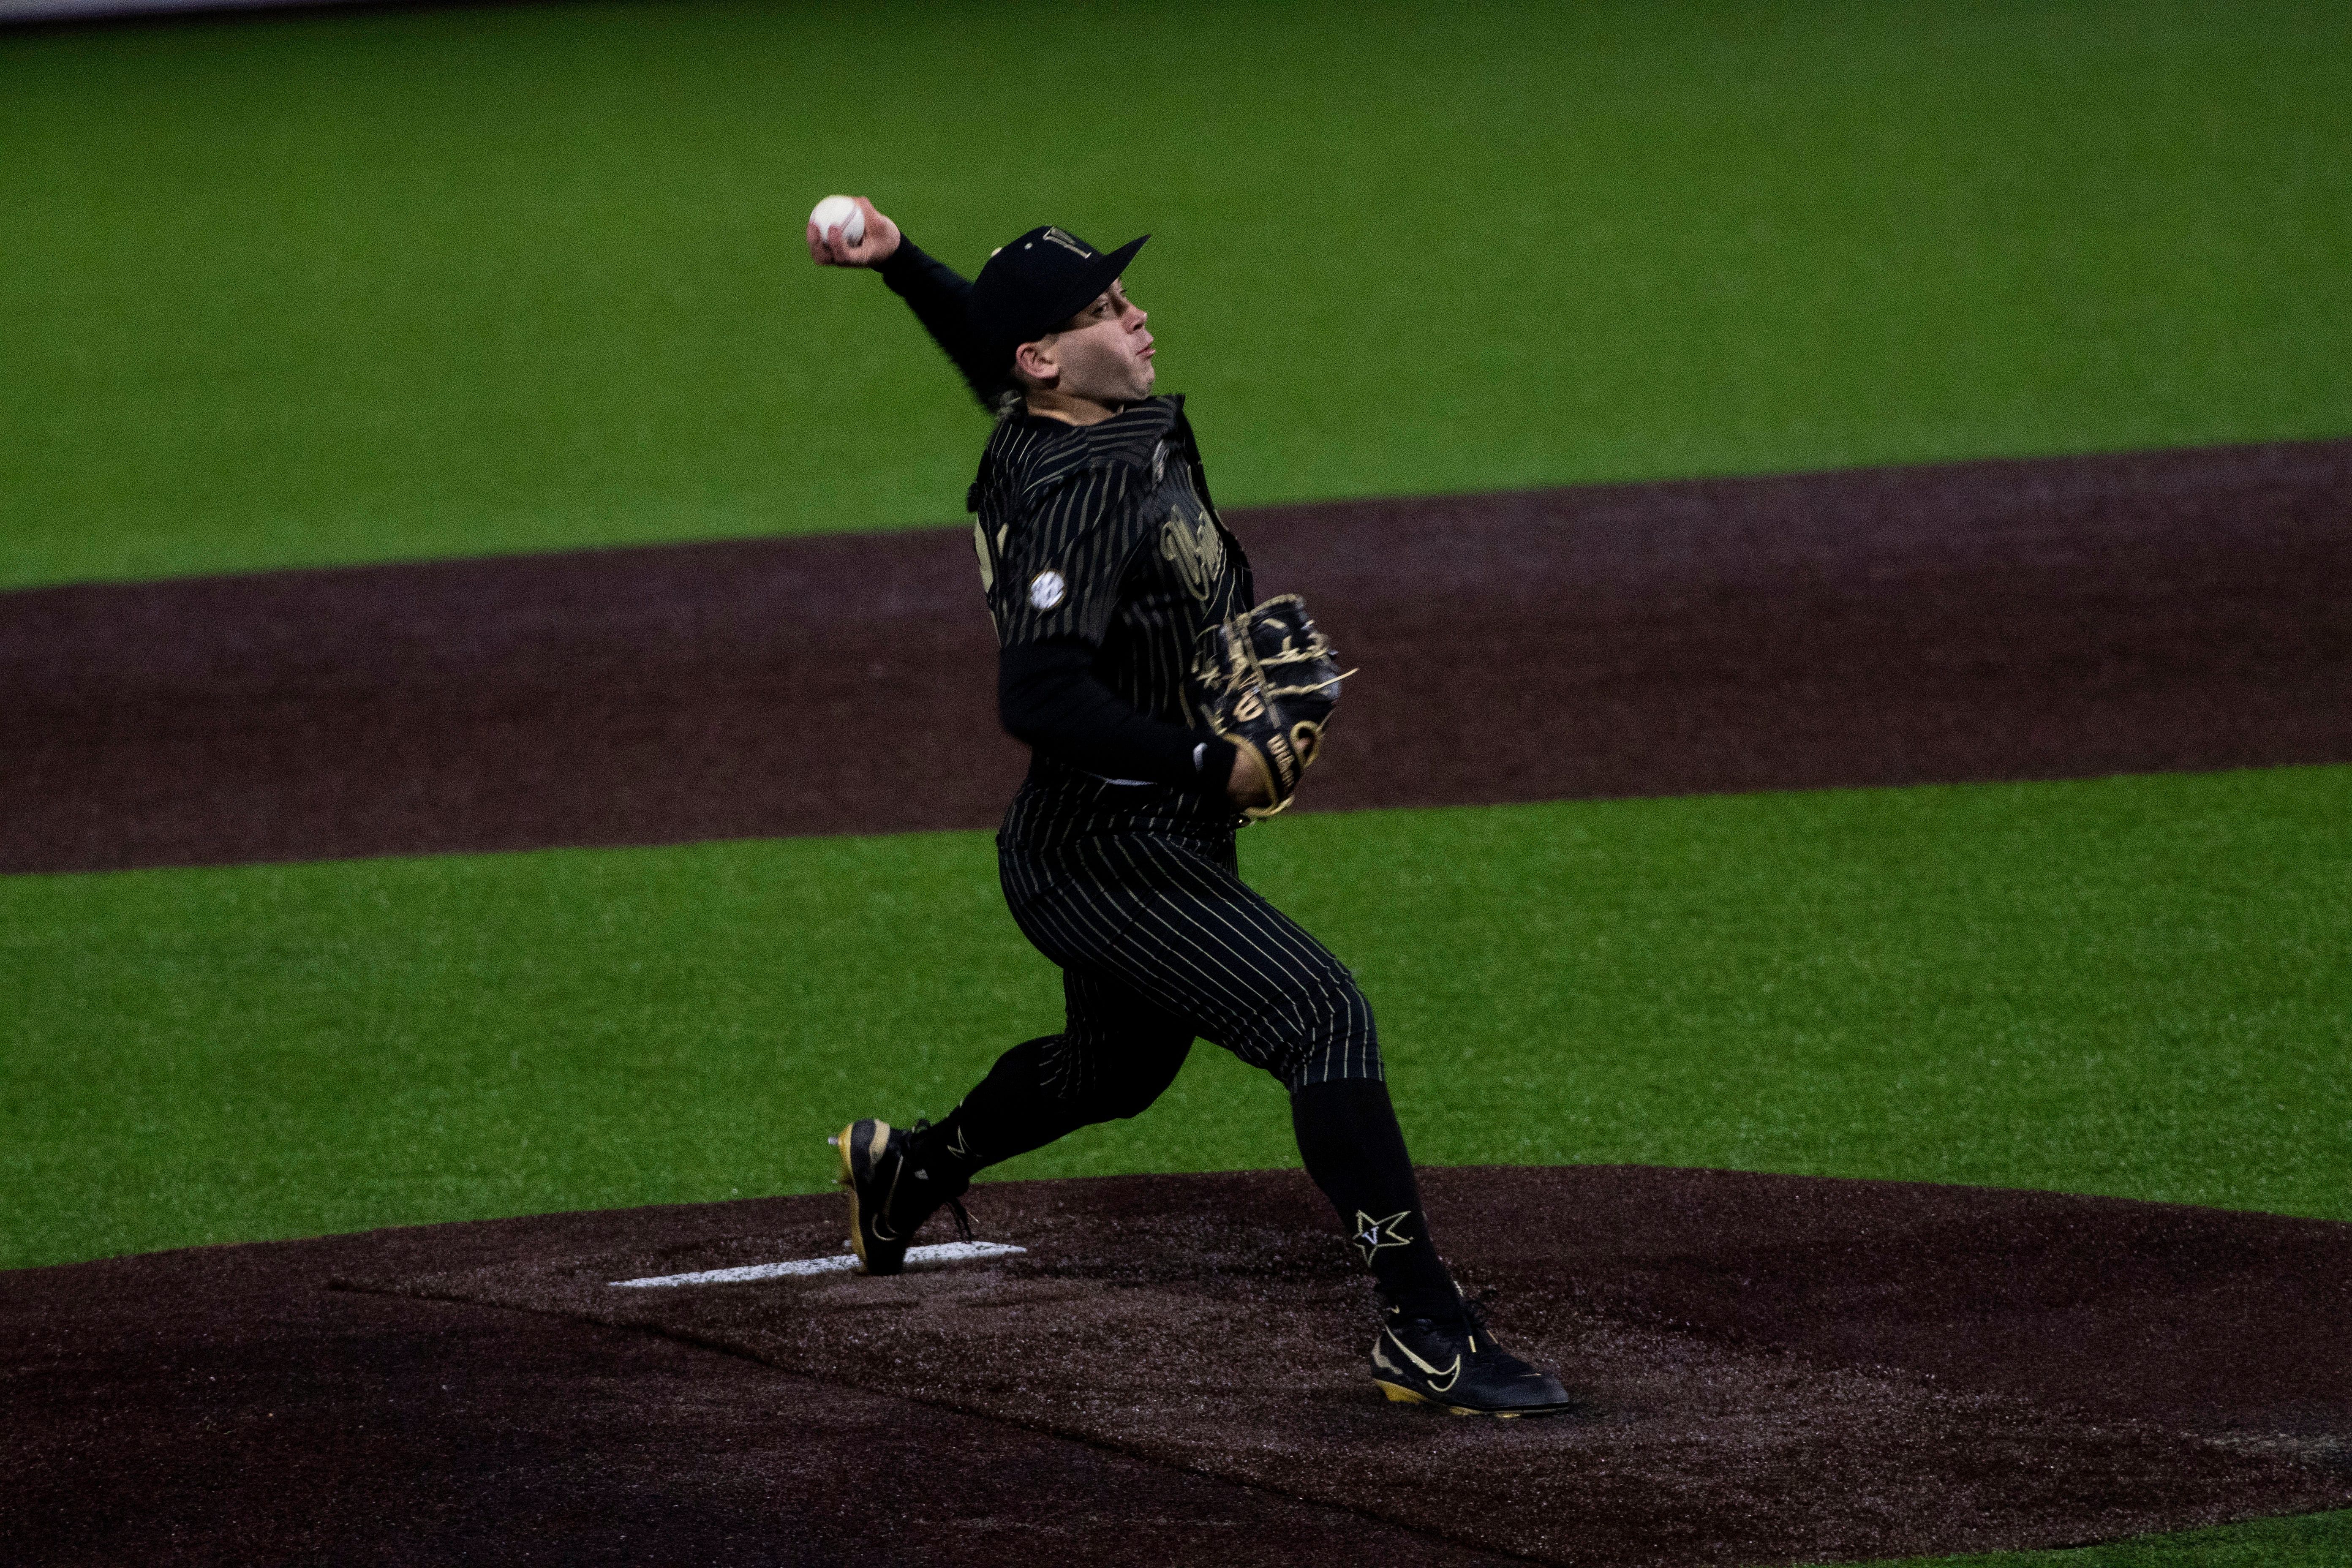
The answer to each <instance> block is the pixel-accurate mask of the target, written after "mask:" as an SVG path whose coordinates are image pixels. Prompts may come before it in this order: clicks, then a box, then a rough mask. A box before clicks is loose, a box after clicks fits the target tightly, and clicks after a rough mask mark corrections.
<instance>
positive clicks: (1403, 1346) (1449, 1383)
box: [1381, 1329, 1462, 1394]
mask: <svg viewBox="0 0 2352 1568" xmlns="http://www.w3.org/2000/svg"><path fill="white" fill-rule="evenodd" d="M1381 1333H1382V1335H1383V1336H1385V1337H1386V1338H1387V1340H1388V1342H1389V1343H1391V1344H1392V1345H1394V1346H1396V1348H1397V1349H1399V1350H1401V1351H1402V1352H1404V1359H1405V1360H1407V1361H1409V1362H1411V1363H1412V1364H1413V1365H1415V1366H1417V1367H1419V1368H1421V1370H1422V1371H1423V1373H1426V1374H1427V1375H1428V1378H1429V1386H1430V1387H1431V1388H1433V1389H1435V1390H1436V1391H1437V1392H1438V1393H1440V1394H1443V1393H1444V1392H1445V1391H1446V1390H1447V1389H1449V1388H1452V1387H1453V1386H1454V1384H1457V1383H1459V1382H1461V1381H1462V1357H1461V1355H1460V1354H1459V1352H1457V1353H1456V1354H1455V1355H1454V1364H1453V1365H1452V1366H1449V1367H1447V1368H1446V1369H1445V1370H1444V1371H1443V1372H1440V1371H1439V1370H1438V1369H1437V1368H1436V1367H1434V1366H1433V1365H1431V1364H1430V1363H1428V1362H1425V1361H1423V1360H1422V1359H1421V1358H1420V1357H1419V1356H1417V1355H1415V1354H1413V1353H1412V1346H1411V1345H1409V1344H1407V1343H1405V1342H1403V1341H1402V1340H1401V1339H1399V1338H1397V1337H1396V1334H1395V1333H1394V1331H1391V1330H1387V1329H1383V1330H1381ZM1441 1377H1442V1378H1444V1380H1445V1381H1444V1382H1443V1383H1440V1382H1438V1381H1437V1380H1438V1379H1439V1378H1441Z"/></svg>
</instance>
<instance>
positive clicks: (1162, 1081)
mask: <svg viewBox="0 0 2352 1568" xmlns="http://www.w3.org/2000/svg"><path fill="white" fill-rule="evenodd" d="M1062 988H1063V994H1064V998H1065V1001H1066V1007H1067V1017H1066V1026H1065V1027H1064V1029H1063V1031H1062V1033H1060V1034H1058V1035H1046V1036H1044V1037H1041V1038H1038V1039H1034V1040H1024V1041H1023V1042H1022V1043H1021V1044H1019V1045H1017V1046H1015V1047H1013V1048H1012V1049H1011V1050H1009V1051H1006V1052H1005V1053H1004V1054H1003V1056H1001V1057H999V1058H997V1059H996V1064H995V1066H993V1067H992V1068H990V1069H989V1071H988V1076H987V1077H986V1078H983V1079H981V1081H980V1082H979V1083H978V1084H977V1085H975V1086H974V1087H973V1089H972V1090H971V1093H969V1094H967V1095H965V1096H964V1098H963V1100H962V1102H961V1104H959V1105H958V1106H957V1107H956V1108H955V1110H952V1111H950V1113H949V1114H948V1115H947V1116H946V1117H944V1118H942V1119H941V1120H940V1122H939V1123H938V1125H936V1126H934V1125H932V1124H930V1123H929V1122H922V1121H919V1122H917V1123H916V1124H915V1125H914V1127H913V1128H911V1129H906V1130H901V1129H898V1128H893V1127H891V1126H890V1125H889V1124H888V1123H887V1122H886V1121H878V1120H874V1119H868V1120H866V1121H856V1122H852V1123H851V1124H850V1125H849V1126H848V1127H846V1128H845V1129H843V1130H842V1131H841V1132H840V1133H839V1134H838V1135H837V1136H836V1137H835V1145H836V1147H838V1148H839V1150H840V1151H841V1173H840V1175H839V1176H838V1177H837V1178H836V1180H837V1181H838V1182H839V1183H840V1184H841V1185H842V1186H844V1187H846V1188H847V1189H848V1191H849V1206H850V1226H851V1236H852V1241H853V1245H855V1246H856V1249H857V1256H858V1259H859V1261H860V1262H861V1263H862V1264H863V1265H864V1266H865V1269H866V1273H868V1274H895V1273H897V1272H898V1270H899V1268H901V1267H902V1266H903V1264H904V1260H905V1258H906V1254H907V1247H908V1244H909V1243H910V1242H911V1240H912V1239H913V1237H914V1235H915V1232H916V1231H917V1230H918V1229H919V1228H920V1227H921V1226H922V1225H923V1222H924V1221H925V1220H927V1219H929V1217H930V1216H931V1215H932V1214H933V1213H934V1212H936V1211H937V1210H938V1209H939V1208H940V1206H941V1205H947V1206H948V1207H950V1209H952V1211H953V1212H954V1214H955V1216H956V1223H957V1227H958V1229H959V1231H960V1232H961V1233H962V1234H963V1235H964V1236H965V1237H966V1238H967V1239H969V1237H970V1235H971V1230H970V1224H969V1221H968V1220H966V1218H965V1216H964V1213H963V1208H962V1205H961V1204H960V1203H958V1202H957V1200H958V1198H960V1197H961V1194H962V1193H963V1191H964V1189H965V1188H966V1187H967V1186H969V1185H970V1184H971V1178H972V1176H973V1175H974V1174H976V1173H978V1172H979V1171H981V1170H982V1168H983V1167H985V1166H989V1165H994V1164H999V1163H1003V1161H1006V1160H1010V1159H1012V1158H1013V1156H1015V1155H1017V1154H1025V1153H1027V1152H1029V1151H1031V1150H1032V1149H1041V1148H1043V1147H1045V1145H1046V1144H1048V1143H1051V1142H1054V1141H1055V1139H1057V1138H1060V1137H1063V1136H1065V1135H1066V1134H1067V1133H1070V1132H1075V1131H1077V1130H1078V1129H1079V1128H1081V1127H1087V1126H1091V1125H1092V1124H1094V1123H1095V1122H1097V1121H1111V1120H1113V1119H1114V1118H1118V1117H1127V1116H1134V1115H1138V1114H1139V1113H1140V1112H1141V1111H1142V1110H1144V1109H1145V1108H1146V1107H1147V1106H1149V1105H1150V1103H1151V1102H1152V1101H1153V1100H1157V1099H1158V1098H1160V1091H1161V1090H1163V1089H1166V1088H1167V1087H1168V1085H1169V1084H1170V1083H1171V1081H1173V1080H1174V1079H1175V1077H1176V1073H1177V1069H1178V1068H1181V1067H1182V1066H1183V1065H1184V1057H1185V1054H1186V1053H1187V1052H1188V1051H1190V1050H1191V1049H1192V1030H1191V1029H1189V1028H1187V1027H1185V1026H1182V1025H1181V1024H1179V1023H1178V1022H1176V1021H1175V1020H1173V1019H1171V1018H1169V1017H1167V1016H1165V1015H1164V1014H1161V1013H1160V1012H1159V1011H1158V1010H1156V1009H1154V1008H1153V1007H1151V1006H1150V1005H1149V1004H1147V1003H1145V1002H1144V1001H1143V1000H1142V999H1141V998H1139V997H1138V996H1136V995H1134V994H1132V993H1131V992H1129V991H1127V990H1126V989H1125V988H1124V987H1122V986H1120V985H1118V984H1117V983H1115V982H1112V981H1108V980H1106V979H1104V978H1102V977H1101V976H1098V975H1094V974H1090V973H1086V972H1083V971H1080V972H1066V973H1064V975H1063V986H1062Z"/></svg>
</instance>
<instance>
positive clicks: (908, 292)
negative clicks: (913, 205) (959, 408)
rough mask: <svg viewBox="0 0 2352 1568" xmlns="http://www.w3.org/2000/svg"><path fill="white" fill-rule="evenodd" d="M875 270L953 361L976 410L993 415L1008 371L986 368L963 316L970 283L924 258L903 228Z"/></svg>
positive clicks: (987, 363)
mask: <svg viewBox="0 0 2352 1568" xmlns="http://www.w3.org/2000/svg"><path fill="white" fill-rule="evenodd" d="M877 270H879V271H880V272H881V274H882V281H883V282H885V283H887V284H888V285H889V286H890V292H892V293H893V294H896V295H898V298H900V299H901V300H905V301H907V304H908V308H909V309H911V310H913V311H914V312H915V320H917V321H920V322H922V323H923V330H924V331H927V332H929V333H930V334H931V341H932V342H936V343H937V344H939V345H940V348H941V349H943V350H944V351H946V353H947V356H948V358H950V360H953V361H954V362H955V367H956V369H957V371H958V372H959V373H961V374H962V376H963V379H964V384H966V385H967V386H969V387H971V395H973V396H974V397H977V398H979V399H980V403H981V406H982V407H983V408H989V409H993V407H994V403H995V398H996V395H997V394H998V393H1000V392H1002V391H1003V389H1004V384H1005V370H1006V368H1007V367H1005V366H1003V365H1000V364H993V363H990V360H989V355H988V353H987V350H986V349H985V348H984V347H983V346H982V343H981V342H980V340H979V339H978V338H976V337H974V336H973V335H972V331H971V325H970V324H969V322H968V321H967V319H966V317H965V314H964V307H965V305H966V303H967V302H968V301H969V300H971V283H970V282H969V281H968V280H967V279H965V278H964V276H963V275H962V274H961V273H960V272H958V271H957V270H956V269H955V268H952V267H950V266H949V265H948V264H947V263H946V262H944V261H940V260H938V259H936V258H932V257H929V256H927V255H925V254H924V253H923V251H922V250H921V249H920V248H919V247H917V246H916V244H915V242H914V241H913V240H911V239H908V237H907V233H906V230H904V229H901V230H899V231H898V249H896V250H894V251H892V252H891V253H890V257H889V259H888V260H887V261H885V262H883V263H882V265H881V267H880V268H877Z"/></svg>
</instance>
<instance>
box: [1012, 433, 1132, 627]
mask: <svg viewBox="0 0 2352 1568" xmlns="http://www.w3.org/2000/svg"><path fill="white" fill-rule="evenodd" d="M1143 500H1144V497H1143V495H1142V493H1141V492H1140V491H1139V489H1138V488H1137V486H1136V484H1135V476H1134V473H1133V470H1132V469H1130V468H1127V467H1125V466H1124V465H1122V466H1118V467H1112V468H1085V469H1081V470H1079V471H1078V472H1076V473H1073V474H1069V475H1066V476H1065V477H1064V478H1063V479H1059V480H1057V481H1055V484H1054V486H1053V489H1051V490H1050V491H1049V492H1048V493H1047V494H1046V495H1045V496H1044V497H1042V498H1041V499H1040V500H1038V501H1037V502H1036V503H1035V504H1033V505H1032V506H1031V507H1029V508H1028V509H1026V510H1027V515H1026V517H1025V518H1024V520H1023V522H1022V525H1021V528H1020V531H1019V532H1018V533H1017V534H1009V535H1008V536H1007V537H1005V538H1004V539H1003V540H1000V541H995V542H994V544H995V546H996V548H995V550H994V552H992V561H991V566H992V582H991V584H990V591H989V601H990V608H991V609H992V610H994V611H995V614H996V637H997V642H998V643H999V644H1000V645H1001V646H1002V647H1023V646H1024V645H1027V644H1031V643H1040V642H1045V641H1048V640H1050V639H1054V638H1068V639H1072V640H1075V641H1076V642H1080V643H1083V644H1085V645H1086V646H1087V647H1101V646H1102V642H1103V638H1104V637H1106V636H1108V634H1109V631H1110V619H1111V615H1112V613H1113V611H1114V610H1116V609H1117V607H1118V589H1119V579H1120V577H1121V576H1122V575H1123V574H1125V573H1126V571H1127V566H1128V563H1129V560H1130V559H1132V558H1133V556H1134V554H1135V551H1136V547H1137V544H1138V542H1139V541H1140V539H1141V538H1142V531H1141V530H1140V529H1139V527H1138V526H1137V521H1136V517H1137V511H1138V509H1139V507H1140V505H1141V503H1142V501H1143ZM988 543H989V542H987V541H985V540H983V542H982V548H983V549H984V550H985V549H986V548H987V544H988Z"/></svg>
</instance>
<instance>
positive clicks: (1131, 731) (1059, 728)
mask: <svg viewBox="0 0 2352 1568" xmlns="http://www.w3.org/2000/svg"><path fill="white" fill-rule="evenodd" d="M1094 658H1095V650H1094V649H1093V648H1092V647H1089V646H1088V645H1087V644H1086V643H1084V642H1082V641H1080V640H1078V639H1077V638H1076V637H1053V638H1049V639H1047V640H1046V641H1045V642H1033V643H1020V644H1016V645H1015V646H1013V647H1008V648H1006V649H1004V650H1003V654H1002V655H1000V656H999V658H998V660H997V666H996V707H997V713H998V716H999V717H1000V718H1001V719H1002V720H1003V723H1004V728H1005V729H1006V730H1007V731H1009V732H1010V733H1011V734H1012V735H1013V738H1014V739H1015V740H1019V741H1024V742H1027V743H1028V744H1029V745H1030V746H1032V747H1033V748H1034V749H1035V750H1037V751H1040V752H1045V753H1046V754H1047V755H1049V756H1053V757H1055V758H1058V759H1059V760H1061V761H1063V762H1066V763H1069V764H1070V765H1071V766H1072V767H1077V768H1084V769H1085V770H1086V771H1087V772H1088V773H1094V774H1096V775H1097V776H1099V777H1102V778H1107V779H1137V780H1140V781H1142V782H1144V783H1147V784H1172V785H1174V786H1175V787H1176V788H1178V789H1183V790H1191V791H1193V792H1195V793H1197V794H1200V795H1223V793H1224V787H1225V781H1226V780H1227V779H1228V778H1229V777H1230V776H1231V775H1232V773H1233V768H1234V747H1233V742H1230V741H1221V740H1218V739H1216V738H1215V737H1214V736H1213V735H1210V734H1208V733H1206V732H1205V731H1203V732H1202V733H1198V734H1196V733H1194V732H1193V731H1191V730H1187V729H1186V728H1184V726H1183V725H1181V724H1171V723H1169V722H1167V721H1165V720H1161V719H1154V718H1152V717H1150V715H1149V714H1146V713H1140V712H1138V711H1137V710H1135V708H1134V707H1133V706H1132V705H1130V704H1129V703H1127V702H1124V701H1122V700H1120V699H1119V697H1118V693H1116V692H1114V691H1112V690H1111V689H1110V688H1109V687H1108V686H1105V685H1104V684H1103V683H1102V682H1101V681H1099V680H1097V679H1095V673H1094ZM1196 758H1197V759H1198V760H1197V761H1196V760H1195V759H1196Z"/></svg>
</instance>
